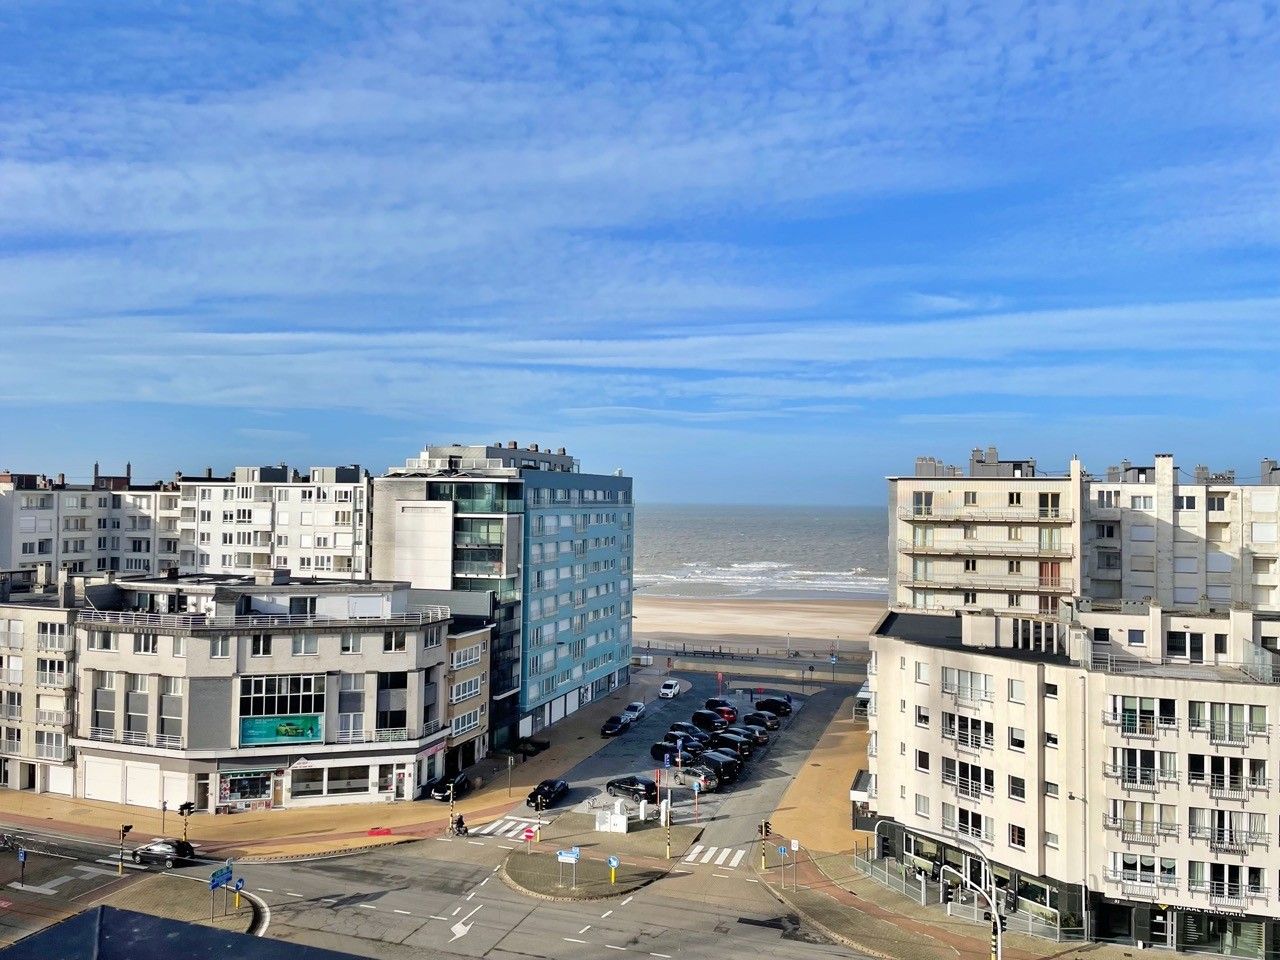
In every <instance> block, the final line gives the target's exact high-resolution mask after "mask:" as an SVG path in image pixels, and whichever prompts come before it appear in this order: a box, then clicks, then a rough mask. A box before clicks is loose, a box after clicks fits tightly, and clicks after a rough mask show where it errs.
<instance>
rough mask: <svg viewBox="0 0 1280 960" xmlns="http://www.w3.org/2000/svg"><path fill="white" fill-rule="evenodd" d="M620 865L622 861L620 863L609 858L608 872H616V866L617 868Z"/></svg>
mask: <svg viewBox="0 0 1280 960" xmlns="http://www.w3.org/2000/svg"><path fill="white" fill-rule="evenodd" d="M621 863H622V861H621V860H619V859H618V858H617V857H610V858H609V869H610V870H617V869H618V866H619V865H620V864H621Z"/></svg>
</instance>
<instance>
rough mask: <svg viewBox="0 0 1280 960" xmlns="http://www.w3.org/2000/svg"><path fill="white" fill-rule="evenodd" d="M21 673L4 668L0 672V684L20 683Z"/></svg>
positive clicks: (11, 668) (10, 668)
mask: <svg viewBox="0 0 1280 960" xmlns="http://www.w3.org/2000/svg"><path fill="white" fill-rule="evenodd" d="M21 682H22V671H21V670H15V669H14V668H13V667H6V668H5V669H3V670H0V683H21Z"/></svg>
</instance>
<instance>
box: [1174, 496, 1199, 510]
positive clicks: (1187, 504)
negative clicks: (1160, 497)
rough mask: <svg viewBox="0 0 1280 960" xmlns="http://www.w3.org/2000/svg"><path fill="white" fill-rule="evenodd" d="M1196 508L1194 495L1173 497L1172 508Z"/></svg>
mask: <svg viewBox="0 0 1280 960" xmlns="http://www.w3.org/2000/svg"><path fill="white" fill-rule="evenodd" d="M1195 508H1196V498H1195V497H1174V498H1173V509H1175V510H1194V509H1195Z"/></svg>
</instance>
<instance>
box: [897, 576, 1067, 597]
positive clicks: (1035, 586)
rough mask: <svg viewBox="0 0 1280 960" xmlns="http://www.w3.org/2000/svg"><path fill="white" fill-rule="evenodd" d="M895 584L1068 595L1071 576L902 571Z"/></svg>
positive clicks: (945, 588)
mask: <svg viewBox="0 0 1280 960" xmlns="http://www.w3.org/2000/svg"><path fill="white" fill-rule="evenodd" d="M898 582H899V583H901V584H903V585H905V586H912V587H931V588H936V589H940V590H993V591H996V592H998V593H1070V592H1071V591H1072V590H1073V589H1074V588H1075V580H1074V579H1073V578H1072V577H1024V576H1018V575H1012V576H995V577H990V576H987V577H983V576H979V575H978V574H976V573H961V574H934V573H921V574H917V573H915V572H914V571H903V572H902V573H900V574H899V575H898Z"/></svg>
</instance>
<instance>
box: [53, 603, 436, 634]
mask: <svg viewBox="0 0 1280 960" xmlns="http://www.w3.org/2000/svg"><path fill="white" fill-rule="evenodd" d="M449 616H450V613H449V608H448V607H443V606H419V607H417V608H416V609H415V610H411V611H407V612H404V613H388V614H383V615H380V616H376V617H321V616H316V615H314V614H302V613H298V614H293V613H277V614H268V613H259V614H249V615H247V616H242V617H211V616H207V615H204V614H185V613H133V612H130V611H115V610H82V611H80V612H79V614H78V618H79V620H80V621H82V622H84V623H108V624H115V625H117V626H122V627H147V628H150V629H152V630H156V631H167V630H254V629H271V628H274V627H324V626H327V625H330V624H341V623H353V622H354V623H368V624H370V625H371V626H373V627H374V628H375V629H381V628H382V627H383V626H419V625H421V624H427V623H439V622H440V621H442V620H448V619H449Z"/></svg>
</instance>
